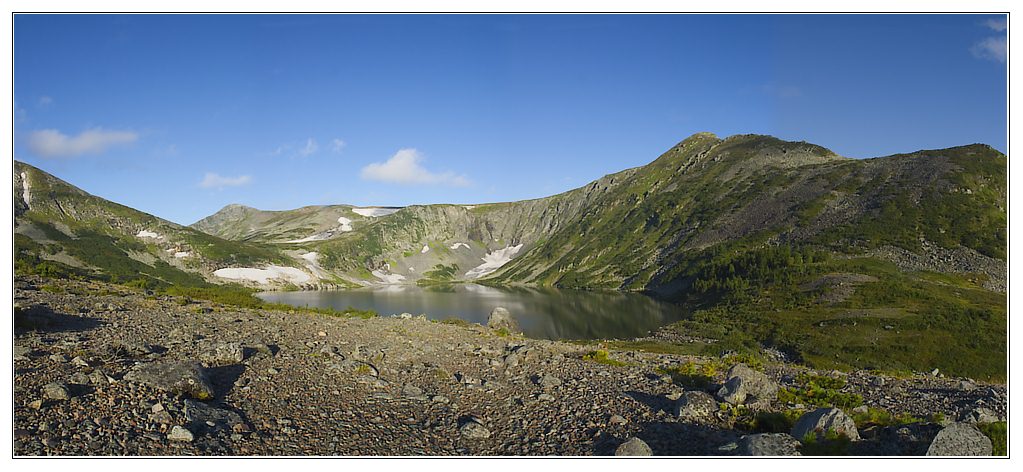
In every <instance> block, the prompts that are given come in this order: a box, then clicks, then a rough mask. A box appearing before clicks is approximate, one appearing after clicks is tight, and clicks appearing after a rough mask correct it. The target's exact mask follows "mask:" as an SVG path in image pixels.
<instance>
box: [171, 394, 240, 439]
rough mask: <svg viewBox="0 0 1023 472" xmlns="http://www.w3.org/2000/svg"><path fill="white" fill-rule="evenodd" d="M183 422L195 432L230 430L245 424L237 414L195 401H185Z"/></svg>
mask: <svg viewBox="0 0 1023 472" xmlns="http://www.w3.org/2000/svg"><path fill="white" fill-rule="evenodd" d="M185 420H187V421H188V423H189V424H190V425H191V428H192V429H193V430H195V431H202V430H210V431H218V430H232V429H233V428H234V427H235V426H236V425H239V424H243V423H245V421H244V420H242V417H241V415H239V414H238V413H235V412H233V411H231V410H225V409H223V408H215V407H212V406H210V405H207V404H205V403H203V402H197V401H195V400H185Z"/></svg>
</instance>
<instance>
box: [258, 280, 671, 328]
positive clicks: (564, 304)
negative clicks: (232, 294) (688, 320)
mask: <svg viewBox="0 0 1023 472" xmlns="http://www.w3.org/2000/svg"><path fill="white" fill-rule="evenodd" d="M259 297H260V298H262V299H264V300H266V301H269V302H277V303H287V304H289V305H295V306H318V307H332V308H337V309H344V308H347V307H349V306H351V307H354V308H359V309H371V310H375V311H376V312H377V313H380V314H382V315H388V314H392V313H412V314H420V313H425V314H426V315H427V316H428V317H430V318H432V319H438V320H441V319H445V318H450V317H456V318H461V319H463V320H466V321H469V322H473V323H481V324H486V322H487V317H488V316H489V315H490V311H491V310H493V309H494V308H495V307H498V306H503V307H505V308H507V309H508V311H510V312H511V313H512V315H513V316H514V317H515V319H516V320H517V321H518V323H519V326H520V327H521V328H522V331H523V332H524V333H525V334H526V335H527V336H529V337H533V338H546V339H603V338H632V337H637V336H643V335H645V334H646V333H648V332H649V331H651V330H654V329H657V328H658V327H660V326H663V325H666V324H669V323H672V322H674V321H678V320H679V319H681V318H682V310H681V309H680V308H679V307H677V306H674V305H671V304H669V303H664V302H660V301H657V300H654V299H653V298H650V297H648V296H645V295H641V294H636V293H619V292H587V291H580V290H558V289H549V288H542V289H541V288H524V287H516V288H494V287H487V286H483V285H475V284H464V285H452V286H444V287H426V288H424V287H415V286H403V285H393V286H387V287H380V288H367V289H358V290H344V291H311V292H267V293H261V294H259Z"/></svg>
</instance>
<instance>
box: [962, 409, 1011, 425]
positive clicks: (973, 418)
mask: <svg viewBox="0 0 1023 472" xmlns="http://www.w3.org/2000/svg"><path fill="white" fill-rule="evenodd" d="M959 421H961V422H963V423H977V424H983V423H996V422H998V421H1004V420H1003V418H1001V417H1000V416H998V413H995V412H994V411H993V410H991V409H990V408H985V407H982V406H981V407H977V408H974V409H972V410H970V411H967V412H965V413H963V414H962V415H960V417H959Z"/></svg>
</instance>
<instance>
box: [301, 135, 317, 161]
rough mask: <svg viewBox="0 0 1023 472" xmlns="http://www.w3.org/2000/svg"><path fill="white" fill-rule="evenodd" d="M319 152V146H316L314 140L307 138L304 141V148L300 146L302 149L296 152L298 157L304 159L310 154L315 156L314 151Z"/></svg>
mask: <svg viewBox="0 0 1023 472" xmlns="http://www.w3.org/2000/svg"><path fill="white" fill-rule="evenodd" d="M319 150H320V146H319V145H318V144H316V140H315V139H313V138H309V139H307V140H306V141H305V146H302V149H299V150H298V155H299V156H302V157H306V156H308V155H311V154H316V151H319Z"/></svg>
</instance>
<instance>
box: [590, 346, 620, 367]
mask: <svg viewBox="0 0 1023 472" xmlns="http://www.w3.org/2000/svg"><path fill="white" fill-rule="evenodd" d="M583 360H586V361H593V362H596V363H598V364H606V365H613V366H624V365H628V364H627V363H625V362H622V361H619V360H617V359H612V358H611V353H609V352H608V351H607V350H604V349H597V350H596V351H590V352H588V353H586V354H585V355H583Z"/></svg>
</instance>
